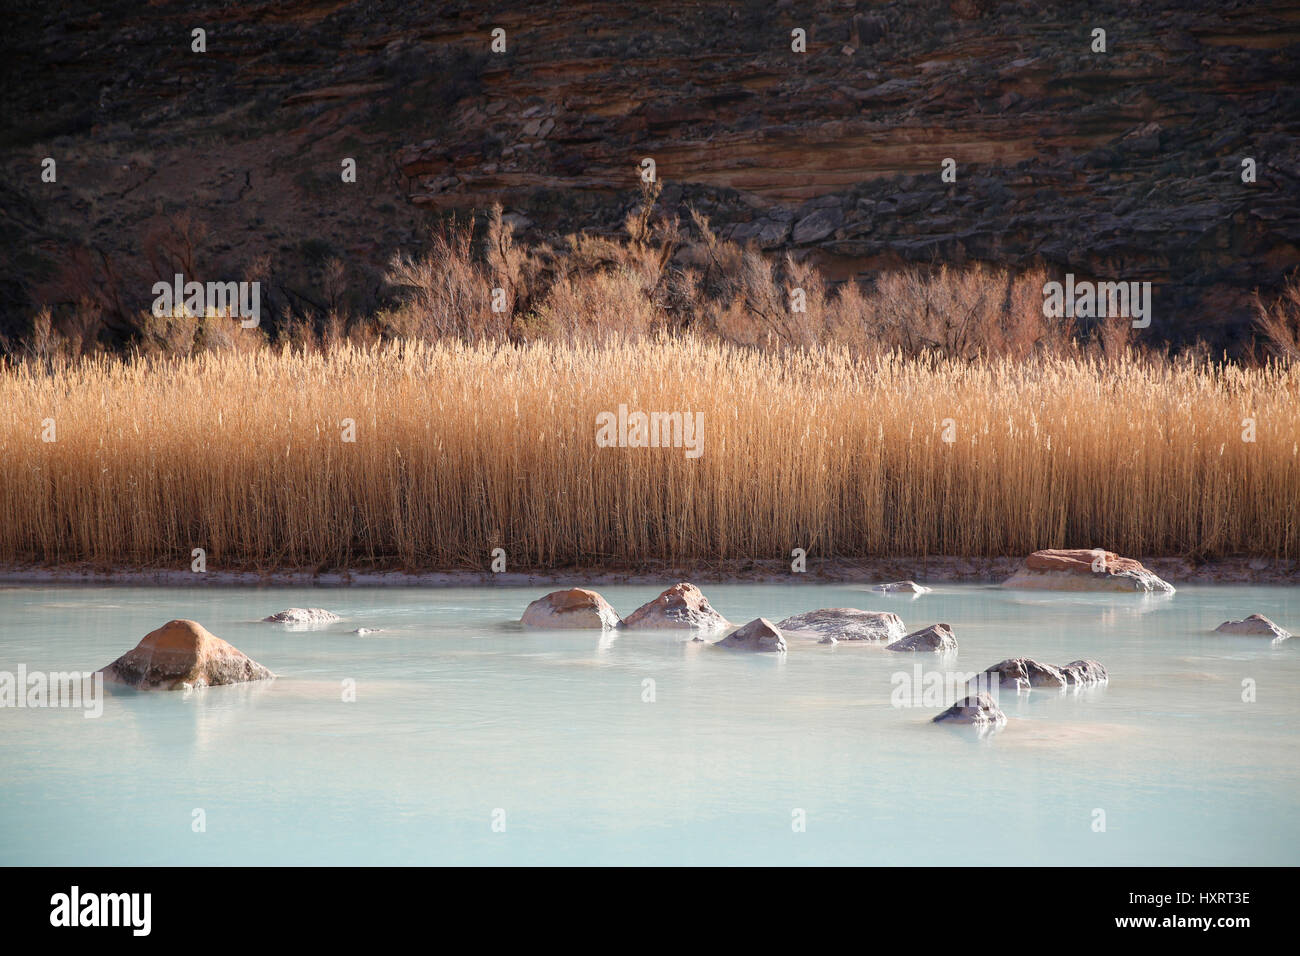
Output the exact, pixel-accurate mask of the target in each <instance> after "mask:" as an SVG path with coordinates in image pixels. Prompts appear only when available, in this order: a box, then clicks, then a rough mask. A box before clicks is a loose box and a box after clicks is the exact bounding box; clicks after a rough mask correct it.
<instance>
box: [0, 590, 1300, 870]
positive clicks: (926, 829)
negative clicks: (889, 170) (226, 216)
mask: <svg viewBox="0 0 1300 956" xmlns="http://www.w3.org/2000/svg"><path fill="white" fill-rule="evenodd" d="M574 583H575V584H578V583H581V582H574ZM667 583H671V582H665V584H667ZM545 590H547V588H537V589H521V588H497V587H493V588H482V589H406V588H393V589H366V590H342V589H340V590H309V589H292V588H265V589H251V588H247V589H244V588H241V589H225V590H222V589H204V590H196V591H176V590H173V591H168V590H164V589H157V588H59V589H53V588H46V589H40V588H6V589H2V590H0V671H14V670H15V669H16V667H17V665H19V664H20V663H21V664H25V665H26V666H27V668H28V669H29V670H44V671H68V670H88V669H93V668H96V667H100V666H102V665H104V664H106V663H108V662H109V661H111V660H113V659H114V658H116V657H118V656H119V655H120V654H121V653H122V652H123V651H125V650H127V649H128V648H130V647H131V646H133V645H134V644H135V643H136V642H137V641H138V640H139V639H140V638H141V637H142V636H143V635H144V634H146V633H148V632H149V631H151V630H153V629H154V628H156V627H158V626H159V625H160V624H162V623H164V622H165V621H167V620H170V619H172V618H177V617H187V618H193V619H196V620H198V621H200V622H202V623H203V624H204V625H205V626H207V627H208V628H209V629H210V630H211V631H213V632H214V633H215V634H217V635H219V636H221V637H224V638H225V639H227V640H229V641H230V642H231V643H233V644H234V645H235V646H237V647H239V648H240V649H241V650H243V651H245V652H246V653H247V654H249V655H250V656H251V657H253V658H254V659H256V660H258V661H260V662H261V663H263V664H265V665H266V666H268V667H270V668H271V669H272V670H274V671H275V672H276V673H277V674H279V675H280V677H279V679H277V680H275V681H271V682H263V683H258V684H248V685H242V686H235V687H218V688H204V689H198V690H195V691H193V692H191V693H188V694H187V693H185V692H174V693H141V692H136V691H130V690H126V689H122V688H115V689H114V690H113V693H112V694H111V695H110V696H109V697H108V699H107V700H106V702H105V705H104V713H103V716H102V717H100V718H98V719H95V720H86V719H84V718H83V717H82V716H81V714H80V713H78V712H74V711H69V710H57V709H17V708H0V767H3V771H4V772H3V777H2V778H0V863H50V864H58V863H64V864H93V863H146V864H148V863H192V864H214V863H236V862H251V863H381V864H382V863H557V862H558V863H578V862H582V863H794V864H800V863H841V864H848V863H881V864H905V865H927V864H937V863H958V862H962V861H965V860H968V859H970V858H971V855H972V854H974V855H975V857H976V858H978V859H979V860H980V861H981V862H982V863H990V864H1014V863H1082V864H1104V865H1111V864H1131V863H1139V864H1141V863H1151V864H1157V863H1174V864H1215V863H1270V864H1288V865H1294V864H1296V863H1300V813H1297V812H1296V811H1297V810H1298V809H1300V796H1298V794H1300V786H1298V784H1300V779H1298V778H1300V767H1298V765H1297V759H1298V758H1297V754H1300V747H1298V745H1300V721H1298V720H1297V719H1296V718H1297V716H1300V698H1298V696H1297V694H1296V692H1295V691H1296V687H1297V686H1300V639H1296V640H1292V641H1288V642H1285V643H1282V644H1277V645H1274V644H1272V643H1271V642H1269V641H1267V640H1265V639H1261V638H1248V637H1232V636H1225V635H1220V634H1214V633H1213V628H1214V627H1215V626H1216V625H1217V624H1219V623H1220V622H1222V621H1224V620H1228V619H1230V618H1231V619H1240V618H1242V617H1244V616H1246V615H1247V614H1250V613H1256V612H1258V613H1262V614H1265V615H1266V616H1268V617H1270V618H1272V619H1273V620H1274V621H1277V622H1278V623H1279V624H1281V625H1282V626H1284V627H1288V628H1289V629H1291V630H1293V631H1295V630H1300V589H1296V588H1246V587H1223V588H1205V587H1199V588H1198V587H1182V588H1180V589H1179V591H1178V593H1177V594H1176V595H1173V596H1164V595H1162V596H1157V597H1146V596H1141V595H1125V594H1106V595H1099V594H1075V593H1051V592H1003V591H1000V590H998V589H996V588H989V587H986V586H963V585H946V586H940V587H939V588H937V589H936V591H935V592H934V593H932V594H924V595H916V596H914V595H889V594H880V593H873V592H870V591H867V590H865V589H863V588H862V587H861V586H854V585H843V586H836V585H816V584H790V585H785V586H777V585H771V584H762V585H719V586H708V587H705V591H706V593H707V595H708V596H709V599H710V601H711V603H712V604H713V605H714V606H715V607H716V608H717V609H718V610H719V611H721V612H722V613H723V614H725V615H726V616H727V617H728V618H729V619H731V620H732V621H736V622H738V623H743V622H745V621H749V620H751V619H753V618H754V617H758V616H760V615H761V616H763V617H767V618H768V619H770V620H780V619H782V618H784V617H787V616H789V615H791V614H795V613H798V612H800V611H807V610H812V609H814V608H818V607H859V608H863V609H867V610H892V611H895V612H896V613H898V614H899V615H901V616H902V617H903V619H904V622H905V623H906V625H907V626H908V629H909V630H916V629H918V628H921V627H924V626H925V625H928V624H933V623H937V622H940V621H943V622H947V623H949V624H950V625H951V626H952V627H953V630H954V632H955V633H956V635H957V641H958V644H959V650H958V653H957V654H956V655H953V656H947V655H945V656H943V657H940V656H938V655H915V654H908V655H900V654H893V653H888V652H886V651H885V650H884V649H883V647H882V646H880V645H871V644H857V643H848V642H841V643H839V644H838V645H835V646H829V645H819V644H816V643H815V642H813V641H804V640H795V639H793V638H792V639H791V640H790V652H789V653H788V654H785V655H778V654H747V653H744V652H728V651H724V650H721V649H718V648H714V647H711V646H709V645H708V644H704V643H696V642H692V641H691V640H690V635H689V634H688V633H680V634H678V633H656V632H645V631H638V632H625V633H624V632H619V633H605V634H601V633H598V632H565V631H545V632H529V631H525V630H523V629H522V628H520V627H519V626H518V624H517V620H518V617H519V614H520V613H521V612H522V610H523V608H524V607H525V606H526V605H527V604H528V602H529V601H530V600H532V599H533V598H535V597H537V596H539V595H540V594H541V593H543V592H544V591H545ZM600 590H601V591H602V593H603V594H604V595H605V596H606V597H607V598H608V599H609V600H610V601H611V603H613V604H614V606H615V607H616V608H618V609H619V610H620V611H622V612H623V613H628V612H630V611H631V610H633V609H634V608H636V607H637V606H638V605H639V604H641V603H642V602H644V601H645V600H648V599H649V598H651V597H653V596H654V595H655V594H656V593H657V591H658V589H657V588H653V587H630V586H616V587H606V588H600ZM290 606H307V607H314V606H319V607H326V608H328V609H330V610H332V611H335V612H337V613H338V614H340V615H341V617H342V619H341V620H340V621H338V622H337V623H334V624H330V625H328V626H326V627H323V628H313V629H310V630H306V631H301V630H291V629H288V628H285V627H283V626H276V625H272V624H266V623H262V622H261V621H260V620H257V618H260V617H262V616H265V615H266V614H270V613H272V612H274V611H277V610H280V609H282V608H284V607H290ZM358 628H378V629H381V630H379V632H378V633H376V634H374V635H359V634H356V633H353V632H354V631H356V630H357V629H358ZM720 636H721V634H716V635H711V636H710V639H711V640H715V639H717V638H718V637H720ZM1022 656H1029V657H1034V658H1037V659H1039V660H1042V661H1044V662H1047V663H1052V664H1064V663H1066V662H1068V661H1072V660H1076V659H1079V658H1089V657H1091V658H1096V659H1098V660H1100V661H1101V662H1102V663H1104V664H1105V665H1106V667H1107V668H1108V670H1109V672H1110V675H1111V680H1110V683H1109V684H1108V685H1107V686H1105V687H1100V688H1085V689H1082V690H1079V691H1077V692H1076V691H1070V692H1064V693H1062V692H1046V691H1042V690H1034V691H1031V692H1028V693H1019V694H1017V693H1015V692H1013V691H1010V690H1003V691H1002V692H1001V694H1000V705H1001V707H1002V709H1003V710H1004V711H1005V713H1006V715H1007V718H1008V720H1007V723H1006V725H1005V726H1003V727H1001V728H997V729H995V730H993V731H991V732H990V731H985V732H981V731H979V730H978V729H976V728H971V727H954V726H944V725H934V724H931V723H930V722H929V721H930V718H931V717H932V716H933V715H934V714H935V713H937V712H938V709H940V708H939V707H937V706H933V703H934V702H928V704H927V705H926V706H921V705H920V703H919V702H918V705H917V706H903V707H895V706H892V704H891V690H892V689H893V683H892V681H893V678H894V676H895V675H896V674H898V673H899V672H907V673H909V674H910V673H911V672H912V670H913V667H914V666H915V665H916V664H918V663H919V664H920V665H921V667H922V668H923V670H924V671H926V672H927V673H937V674H938V675H939V676H940V677H941V678H943V679H947V678H950V677H952V675H956V674H970V673H974V672H979V671H982V670H983V669H984V668H985V667H988V666H990V665H992V664H995V663H997V662H998V661H1000V660H1002V659H1004V658H1007V657H1022ZM900 658H901V659H900ZM954 686H960V684H954ZM196 809H202V810H203V811H204V814H203V817H204V819H205V820H206V830H203V831H202V832H195V831H194V830H193V829H192V827H191V823H192V820H193V819H194V816H193V813H194V811H195V810H196ZM498 809H500V810H504V811H505V819H506V830H505V832H496V831H494V830H493V828H492V821H493V813H494V811H496V810H498ZM1098 810H1100V811H1104V814H1103V816H1104V819H1105V829H1104V830H1103V831H1099V830H1097V829H1096V828H1095V826H1094V821H1095V820H1097V819H1098V814H1097V812H1096V811H1098ZM795 811H802V817H801V819H806V820H807V826H806V830H804V831H803V832H796V831H795V829H794V828H792V826H791V820H792V814H794V813H795Z"/></svg>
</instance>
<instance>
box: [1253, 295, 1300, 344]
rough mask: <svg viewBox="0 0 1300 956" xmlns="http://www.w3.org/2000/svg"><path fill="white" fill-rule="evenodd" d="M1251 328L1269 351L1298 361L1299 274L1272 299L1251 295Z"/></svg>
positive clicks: (1299, 318) (1299, 327) (1299, 335)
mask: <svg viewBox="0 0 1300 956" xmlns="http://www.w3.org/2000/svg"><path fill="white" fill-rule="evenodd" d="M1255 327H1256V328H1257V329H1258V330H1259V332H1260V333H1261V334H1262V335H1263V336H1264V340H1265V342H1266V343H1267V344H1268V347H1269V350H1270V351H1271V352H1272V353H1273V354H1274V355H1276V356H1277V357H1278V358H1281V359H1282V360H1284V361H1287V362H1300V273H1296V274H1293V275H1292V276H1291V277H1290V278H1289V279H1288V280H1287V281H1286V284H1285V285H1284V286H1283V288H1282V294H1281V295H1279V296H1278V297H1277V298H1276V299H1274V300H1273V301H1272V302H1265V301H1264V300H1263V299H1262V298H1261V297H1260V296H1259V295H1258V294H1256V296H1255Z"/></svg>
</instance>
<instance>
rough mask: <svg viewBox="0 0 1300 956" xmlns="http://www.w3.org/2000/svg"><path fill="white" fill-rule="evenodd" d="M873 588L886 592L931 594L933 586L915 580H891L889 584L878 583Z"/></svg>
mask: <svg viewBox="0 0 1300 956" xmlns="http://www.w3.org/2000/svg"><path fill="white" fill-rule="evenodd" d="M871 590H873V591H880V592H882V593H884V594H929V593H930V591H931V588H927V587H926V586H925V585H923V584H917V583H916V582H915V581H890V582H889V583H888V584H877V585H876V586H875V587H873V588H872V589H871Z"/></svg>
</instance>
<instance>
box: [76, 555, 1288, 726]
mask: <svg viewBox="0 0 1300 956" xmlns="http://www.w3.org/2000/svg"><path fill="white" fill-rule="evenodd" d="M1003 587H1009V588H1034V589H1058V590H1070V591H1080V590H1088V591H1113V590H1122V591H1136V592H1144V593H1153V592H1154V593H1173V590H1174V589H1173V587H1171V586H1170V585H1169V584H1168V583H1167V582H1165V581H1163V580H1161V579H1160V578H1159V577H1157V576H1156V575H1154V574H1152V573H1151V572H1150V571H1149V570H1147V569H1146V568H1145V567H1143V566H1142V565H1141V564H1140V563H1139V562H1137V561H1135V560H1133V559H1132V558H1123V557H1120V556H1118V555H1116V554H1114V553H1112V552H1110V551H1104V550H1100V549H1094V550H1088V549H1078V550H1050V551H1037V552H1034V554H1032V555H1030V556H1029V558H1028V559H1027V560H1026V562H1025V565H1024V567H1023V568H1022V569H1021V570H1020V571H1018V572H1017V573H1016V574H1015V575H1013V576H1012V577H1011V578H1009V579H1008V580H1006V581H1004V582H1003ZM874 590H876V591H878V592H882V593H910V594H920V593H925V592H927V591H928V590H929V588H926V587H923V586H921V585H918V584H916V583H915V582H913V581H903V582H892V583H889V584H882V585H877V586H876V587H875V588H874ZM339 620H341V618H340V617H339V615H337V614H335V613H333V612H332V611H327V610H325V609H323V608H286V609H285V610H283V611H279V612H277V613H275V614H272V615H269V616H268V617H266V618H263V621H265V622H267V623H275V624H281V625H284V626H285V627H287V628H289V629H301V628H315V627H325V626H327V625H329V624H333V623H336V622H338V621H339ZM521 624H522V625H523V626H525V627H528V628H543V629H545V628H551V629H568V630H573V629H599V630H602V631H605V630H613V629H622V630H637V629H646V630H650V629H679V630H693V631H720V630H726V629H728V628H733V627H734V625H732V623H731V622H729V621H728V620H727V619H726V618H725V617H723V615H722V614H720V613H718V611H716V610H715V609H714V608H713V606H712V605H711V604H710V603H709V600H708V598H706V597H705V596H704V593H703V592H702V591H701V590H700V589H699V588H698V587H696V586H695V585H694V584H690V583H687V582H680V583H678V584H674V585H673V586H672V587H670V588H668V589H666V590H665V591H663V592H662V593H661V594H659V595H658V596H657V597H656V598H654V600H652V601H649V602H647V603H645V604H643V605H642V606H641V607H639V608H637V609H636V610H635V611H633V612H632V613H631V614H629V615H628V616H627V617H626V618H624V617H621V616H620V615H619V613H618V612H617V611H616V610H615V609H614V607H613V606H612V605H611V604H610V603H609V602H608V601H606V600H605V598H604V597H602V596H601V595H600V594H599V593H597V592H596V591H592V590H589V589H586V588H569V589H567V590H561V591H552V592H551V593H550V594H546V595H544V596H543V597H540V598H538V599H537V600H535V601H533V602H532V603H531V604H529V605H528V607H527V608H526V609H525V611H524V613H523V617H522V618H521ZM373 630H374V629H372V628H365V627H361V628H357V629H356V630H354V631H352V633H353V634H368V633H372V632H373ZM1215 633H1219V634H1227V635H1244V636H1257V637H1267V638H1269V639H1270V640H1271V641H1272V642H1274V643H1278V642H1281V641H1284V640H1287V639H1288V638H1290V636H1291V635H1290V633H1289V632H1288V631H1286V630H1285V629H1283V628H1282V627H1280V626H1278V625H1277V624H1275V623H1274V622H1272V621H1270V620H1269V619H1268V618H1266V617H1264V616H1263V615H1262V614H1251V615H1250V616H1248V617H1246V618H1244V619H1242V620H1239V621H1225V622H1224V623H1222V624H1220V625H1219V626H1218V627H1217V628H1215ZM787 635H789V636H791V637H795V636H798V637H801V638H804V639H807V640H812V639H815V640H816V642H817V643H819V644H829V645H835V644H838V643H839V642H841V641H846V642H865V643H873V644H878V645H881V646H883V647H884V648H885V649H886V650H890V651H898V652H913V653H915V652H928V653H938V654H947V653H952V652H955V651H956V650H957V639H956V636H955V635H954V634H953V630H952V628H951V627H950V626H949V625H947V624H942V623H940V624H931V625H929V626H927V627H924V628H921V629H920V630H917V631H913V632H911V633H908V632H907V628H906V627H905V625H904V624H903V621H902V619H901V618H900V617H899V616H898V615H897V614H895V613H893V612H891V611H865V610H861V609H859V608H845V607H837V608H819V609H817V610H813V611H804V612H802V613H799V614H794V615H791V616H790V617H787V618H785V619H783V620H781V621H778V622H776V623H773V622H772V621H770V620H768V619H767V618H765V617H758V618H755V619H754V620H752V621H750V622H749V623H748V624H745V625H743V626H741V627H734V629H733V630H731V631H730V633H728V634H726V636H724V637H723V638H722V639H721V640H718V641H715V642H713V646H715V647H720V648H726V649H731V650H745V651H755V652H769V653H772V652H775V653H784V652H786V651H787V650H788V648H789V642H788V640H787ZM694 640H696V641H703V639H702V638H700V637H695V638H694ZM101 673H103V675H104V678H105V680H106V681H108V682H110V683H115V684H123V685H127V686H130V687H135V688H140V689H162V690H176V689H180V688H185V687H204V686H215V685H220V684H234V683H242V682H246V681H258V680H269V679H271V678H274V677H275V674H273V673H272V672H271V671H270V670H269V669H268V668H266V667H264V666H262V665H261V664H259V663H258V662H257V661H254V660H253V659H251V658H250V657H248V656H247V655H246V654H244V653H243V652H242V651H240V650H238V649H237V648H235V647H233V646H232V645H230V644H228V643H227V642H226V641H224V640H222V639H221V638H219V637H217V636H216V635H214V634H212V633H211V632H209V631H208V630H207V629H206V628H204V627H203V626H202V625H201V624H198V623H197V622H195V621H189V620H175V621H169V622H168V623H166V624H164V625H163V626H162V627H160V628H158V629H157V630H155V631H151V632H150V633H149V634H147V635H145V637H144V638H143V639H142V640H141V641H140V643H139V644H138V645H136V646H135V647H134V648H132V649H131V650H130V651H128V652H127V653H125V654H123V655H122V656H121V657H119V658H118V659H117V660H115V661H113V662H112V663H111V664H109V665H107V666H106V667H104V668H103V669H102V671H101ZM977 680H982V681H983V682H984V683H985V684H986V685H987V684H990V683H996V685H997V686H998V687H999V688H1003V687H1005V688H1014V689H1015V690H1017V691H1026V690H1031V689H1035V688H1038V689H1043V688H1046V689H1054V690H1065V689H1067V688H1082V687H1089V686H1098V685H1101V684H1105V683H1107V682H1108V680H1109V675H1108V674H1107V671H1106V668H1105V667H1104V666H1103V665H1102V664H1101V663H1100V662H1098V661H1095V660H1090V659H1085V660H1076V661H1071V662H1070V663H1068V664H1063V665H1059V666H1057V665H1053V664H1045V663H1042V662H1040V661H1036V660H1034V659H1032V658H1027V657H1016V658H1008V659H1006V660H1004V661H1001V662H999V663H997V664H994V665H993V666H991V667H988V668H986V669H985V670H984V671H983V672H982V674H981V675H980V678H977ZM934 722H935V723H964V724H976V725H980V726H984V727H987V726H990V725H1000V724H1003V723H1005V722H1006V715H1005V714H1003V713H1002V711H1001V709H1000V708H999V707H998V705H997V701H996V700H995V699H994V698H993V696H992V695H990V694H988V693H985V692H982V691H981V692H977V693H972V694H969V695H968V696H967V697H966V698H964V699H963V700H960V701H958V702H957V703H956V704H954V705H953V706H951V707H949V708H948V709H947V710H945V711H943V712H942V713H941V714H939V715H938V716H936V717H935V718H934Z"/></svg>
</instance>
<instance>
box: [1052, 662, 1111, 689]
mask: <svg viewBox="0 0 1300 956" xmlns="http://www.w3.org/2000/svg"><path fill="white" fill-rule="evenodd" d="M1061 673H1062V674H1064V675H1065V679H1066V681H1068V682H1069V684H1070V686H1071V687H1089V686H1092V685H1094V684H1105V683H1108V682H1109V681H1110V675H1109V674H1107V673H1106V668H1105V667H1103V666H1102V665H1101V662H1100V661H1094V660H1083V661H1070V663H1068V664H1063V665H1062V666H1061Z"/></svg>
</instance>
